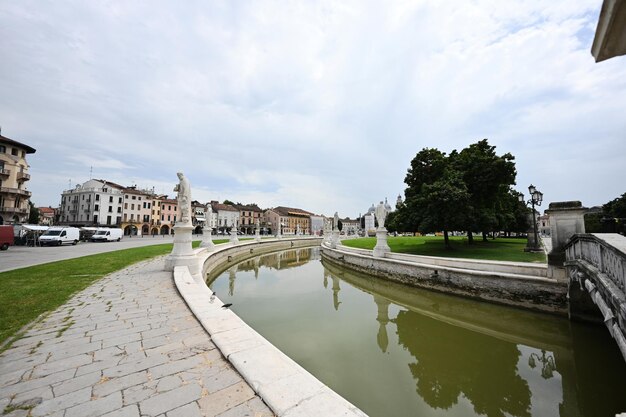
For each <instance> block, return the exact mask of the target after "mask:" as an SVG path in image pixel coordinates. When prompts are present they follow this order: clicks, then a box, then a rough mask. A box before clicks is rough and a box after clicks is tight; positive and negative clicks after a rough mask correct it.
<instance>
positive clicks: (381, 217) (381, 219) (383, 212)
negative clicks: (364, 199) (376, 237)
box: [374, 201, 387, 229]
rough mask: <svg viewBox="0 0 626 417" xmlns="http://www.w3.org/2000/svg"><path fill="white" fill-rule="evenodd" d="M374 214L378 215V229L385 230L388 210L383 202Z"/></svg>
mask: <svg viewBox="0 0 626 417" xmlns="http://www.w3.org/2000/svg"><path fill="white" fill-rule="evenodd" d="M374 214H375V215H376V220H377V221H378V228H379V229H384V228H385V219H386V218H387V209H386V208H385V204H384V203H383V202H382V201H381V202H380V203H378V206H376V210H375V212H374Z"/></svg>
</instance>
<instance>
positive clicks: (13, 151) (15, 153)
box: [11, 148, 17, 156]
mask: <svg viewBox="0 0 626 417" xmlns="http://www.w3.org/2000/svg"><path fill="white" fill-rule="evenodd" d="M11 155H13V156H17V148H12V149H11Z"/></svg>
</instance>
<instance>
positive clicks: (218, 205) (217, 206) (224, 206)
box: [211, 202, 239, 212]
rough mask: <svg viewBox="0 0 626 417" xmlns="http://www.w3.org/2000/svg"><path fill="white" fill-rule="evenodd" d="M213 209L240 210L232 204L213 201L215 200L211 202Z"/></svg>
mask: <svg viewBox="0 0 626 417" xmlns="http://www.w3.org/2000/svg"><path fill="white" fill-rule="evenodd" d="M211 209H212V210H213V211H236V212H239V209H237V208H235V207H233V206H231V205H230V204H221V203H213V202H211Z"/></svg>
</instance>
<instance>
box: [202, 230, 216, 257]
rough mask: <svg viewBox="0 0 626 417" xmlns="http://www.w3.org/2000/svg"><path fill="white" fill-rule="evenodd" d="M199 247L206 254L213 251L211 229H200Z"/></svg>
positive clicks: (213, 244)
mask: <svg viewBox="0 0 626 417" xmlns="http://www.w3.org/2000/svg"><path fill="white" fill-rule="evenodd" d="M200 247H201V248H205V249H206V250H207V251H208V252H212V251H213V250H215V243H213V239H212V237H211V229H207V228H204V229H202V242H200Z"/></svg>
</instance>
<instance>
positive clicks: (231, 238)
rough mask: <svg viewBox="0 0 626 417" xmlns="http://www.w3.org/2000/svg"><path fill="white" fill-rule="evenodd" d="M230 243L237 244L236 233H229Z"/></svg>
mask: <svg viewBox="0 0 626 417" xmlns="http://www.w3.org/2000/svg"><path fill="white" fill-rule="evenodd" d="M229 240H230V243H231V244H233V245H236V244H238V243H239V238H238V237H237V231H236V230H235V231H232V230H231V231H230V239H229Z"/></svg>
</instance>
